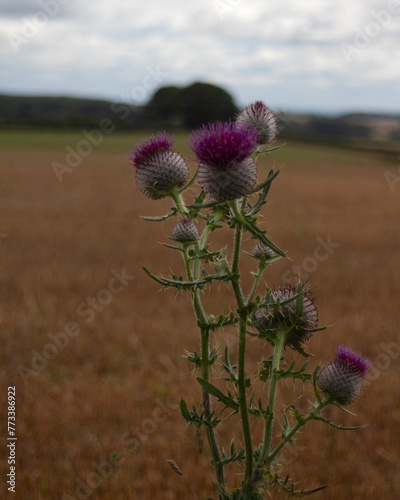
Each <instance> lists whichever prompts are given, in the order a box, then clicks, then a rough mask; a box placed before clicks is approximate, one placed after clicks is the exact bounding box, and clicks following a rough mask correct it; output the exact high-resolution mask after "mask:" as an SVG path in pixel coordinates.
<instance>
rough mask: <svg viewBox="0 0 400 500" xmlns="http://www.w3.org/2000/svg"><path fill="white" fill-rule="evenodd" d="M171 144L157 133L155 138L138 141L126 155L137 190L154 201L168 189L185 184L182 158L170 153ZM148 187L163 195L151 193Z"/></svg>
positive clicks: (163, 135) (160, 133)
mask: <svg viewBox="0 0 400 500" xmlns="http://www.w3.org/2000/svg"><path fill="white" fill-rule="evenodd" d="M173 144H174V141H173V139H169V138H168V137H167V134H166V133H165V132H159V133H158V134H157V137H154V136H151V138H150V139H149V140H148V141H142V142H140V143H139V144H138V145H137V146H136V147H135V149H134V150H133V152H132V154H131V156H130V160H131V162H132V165H134V166H135V167H136V183H137V186H138V188H139V190H140V191H141V192H142V193H143V194H145V195H146V196H148V197H149V198H152V199H154V200H159V199H161V198H165V197H166V196H168V195H167V193H166V192H167V191H168V190H170V189H171V188H172V187H174V186H177V187H181V186H183V185H185V184H186V182H187V180H188V178H189V169H188V166H187V165H186V162H185V160H184V159H183V158H182V156H181V155H179V154H178V153H175V152H174V151H173V149H172V146H173ZM149 187H150V188H154V189H156V190H157V191H161V192H163V193H165V194H160V193H153V192H151V191H150V190H149V189H148V188H149Z"/></svg>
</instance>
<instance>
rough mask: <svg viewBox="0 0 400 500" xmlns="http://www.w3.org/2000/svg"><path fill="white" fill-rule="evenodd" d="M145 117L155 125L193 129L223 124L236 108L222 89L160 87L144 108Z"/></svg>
mask: <svg viewBox="0 0 400 500" xmlns="http://www.w3.org/2000/svg"><path fill="white" fill-rule="evenodd" d="M146 111H147V115H148V116H149V118H150V120H151V121H152V122H153V123H154V124H155V125H158V126H160V125H164V126H175V127H176V126H178V127H184V128H189V129H193V128H197V127H199V126H200V125H202V124H203V123H207V122H215V121H227V120H229V119H230V118H233V117H234V115H235V113H236V112H237V107H236V105H235V103H234V101H233V98H232V96H231V95H230V94H229V93H228V92H226V91H225V90H224V89H222V88H220V87H217V86H215V85H211V84H209V83H200V82H197V83H193V84H192V85H189V86H188V87H184V88H178V87H162V88H160V89H158V90H157V91H156V92H155V93H154V95H153V96H152V98H151V99H150V101H149V102H148V104H147V105H146Z"/></svg>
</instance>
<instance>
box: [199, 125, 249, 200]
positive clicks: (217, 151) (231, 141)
mask: <svg viewBox="0 0 400 500" xmlns="http://www.w3.org/2000/svg"><path fill="white" fill-rule="evenodd" d="M190 141H191V146H190V147H191V148H192V150H193V151H194V152H195V153H196V156H197V159H198V160H199V162H200V164H199V169H198V179H199V183H200V185H201V187H202V188H203V189H204V191H205V192H206V193H207V194H208V195H209V196H210V197H211V199H212V200H215V201H226V200H234V199H237V198H241V197H242V196H245V195H247V194H249V193H250V192H251V190H252V189H253V187H254V186H255V185H256V182H257V166H256V163H255V161H254V160H253V158H251V155H252V153H253V151H254V148H255V147H256V145H257V141H258V134H257V132H256V131H255V130H254V129H249V128H248V127H247V126H246V125H238V124H235V123H231V122H227V123H222V122H218V123H215V124H209V125H203V127H202V128H200V129H198V130H196V131H195V132H193V134H192V135H191V137H190Z"/></svg>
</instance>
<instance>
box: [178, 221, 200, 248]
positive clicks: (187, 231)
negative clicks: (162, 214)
mask: <svg viewBox="0 0 400 500" xmlns="http://www.w3.org/2000/svg"><path fill="white" fill-rule="evenodd" d="M172 238H173V239H174V240H176V241H180V242H181V243H190V242H195V241H197V240H198V239H199V238H200V236H199V231H198V229H197V226H196V224H195V223H194V222H193V221H192V219H182V220H181V221H179V222H178V224H176V226H175V227H174V229H173V230H172Z"/></svg>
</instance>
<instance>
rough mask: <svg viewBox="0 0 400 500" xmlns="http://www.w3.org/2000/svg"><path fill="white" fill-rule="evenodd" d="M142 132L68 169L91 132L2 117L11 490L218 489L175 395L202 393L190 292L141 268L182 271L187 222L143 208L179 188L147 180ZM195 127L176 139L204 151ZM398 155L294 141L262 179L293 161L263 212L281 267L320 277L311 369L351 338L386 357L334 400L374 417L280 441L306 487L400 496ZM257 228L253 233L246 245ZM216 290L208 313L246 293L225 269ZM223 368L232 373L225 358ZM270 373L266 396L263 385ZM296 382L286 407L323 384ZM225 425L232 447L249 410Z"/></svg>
mask: <svg viewBox="0 0 400 500" xmlns="http://www.w3.org/2000/svg"><path fill="white" fill-rule="evenodd" d="M142 135H144V136H145V137H146V135H145V134H142ZM139 136H141V134H133V135H132V136H131V137H130V136H128V135H123V136H117V135H116V134H115V136H114V137H109V138H107V140H105V141H104V142H103V143H102V144H101V145H100V146H99V147H94V148H93V151H92V152H91V153H90V154H88V155H87V156H86V157H84V158H83V159H82V161H81V163H80V164H79V165H78V166H76V167H74V168H73V169H72V170H71V171H70V172H67V173H65V174H64V175H63V177H62V182H59V180H58V178H57V176H56V174H55V172H54V170H53V168H52V163H53V162H54V161H58V162H62V163H64V162H65V157H66V150H65V147H66V146H67V145H70V146H71V147H72V148H76V146H77V144H78V142H79V141H80V140H82V136H80V135H79V134H75V135H74V134H69V135H68V134H66V135H62V134H59V135H56V134H53V135H51V134H47V135H46V134H43V135H42V136H41V135H40V134H36V135H32V134H29V133H28V132H26V133H19V134H12V133H9V134H8V135H7V134H6V133H4V134H3V135H2V138H1V140H0V146H1V148H0V179H1V181H0V190H1V194H0V206H1V210H0V213H1V219H0V255H1V274H0V297H1V305H0V307H1V309H0V346H1V349H0V373H1V380H2V387H1V399H0V401H1V406H0V429H1V437H2V439H1V446H0V456H1V483H0V497H1V498H2V499H3V498H18V499H20V500H31V499H32V500H33V499H35V500H38V499H51V500H58V499H63V498H64V499H71V498H73V499H86V498H93V499H104V500H109V499H112V500H134V499H144V500H159V499H160V500H161V499H171V500H172V499H173V500H175V499H183V500H186V499H188V500H189V499H198V500H203V499H206V498H207V497H211V496H213V497H215V496H216V493H215V490H214V487H213V474H212V473H213V469H212V467H211V465H210V464H209V455H208V450H207V447H206V444H205V445H204V449H203V453H202V454H200V453H199V452H198V449H197V444H196V439H195V436H194V431H193V429H192V428H187V427H186V425H185V422H184V420H183V418H182V417H181V414H180V410H179V408H178V405H179V401H180V399H181V398H182V397H183V398H184V399H185V400H186V402H187V403H188V406H189V407H190V408H191V406H192V404H196V405H199V403H200V399H201V391H200V387H199V386H198V384H197V382H196V380H195V374H194V373H192V367H193V365H190V364H189V363H188V362H187V360H186V359H185V358H184V355H185V353H186V352H187V351H194V350H196V349H197V350H198V349H199V339H198V333H197V331H196V322H195V319H194V315H193V312H192V309H191V305H190V301H189V297H188V296H187V295H185V294H176V293H175V291H173V290H167V291H160V287H159V285H157V284H156V283H155V282H154V281H152V280H150V279H149V278H148V276H147V275H145V273H144V272H143V271H142V266H146V267H147V268H149V269H151V270H152V271H153V272H154V273H155V274H161V273H162V274H164V275H167V274H169V273H171V272H174V273H175V274H178V275H179V274H183V273H184V270H183V265H182V262H181V259H180V256H179V255H175V254H174V253H173V252H172V251H171V250H169V249H167V248H165V247H163V246H162V245H161V244H160V243H161V242H168V236H169V235H170V234H171V229H172V227H173V221H172V220H168V221H166V222H165V223H155V222H145V221H144V220H142V219H141V218H140V216H141V215H162V214H164V213H166V212H167V211H168V209H169V202H168V201H164V200H163V201H152V200H149V199H147V198H145V197H144V196H143V195H142V194H140V193H139V191H138V190H137V189H136V186H135V181H134V175H133V168H132V167H130V166H129V162H128V160H127V158H126V157H127V154H128V153H129V149H130V148H132V147H133V146H134V144H135V141H136V140H137V139H138V138H139ZM185 141H186V137H185V136H183V135H182V134H180V135H179V136H178V139H177V143H178V146H181V147H182V148H183V152H184V153H185V154H187V155H188V156H189V158H190V152H189V150H187V147H186V146H185ZM177 149H179V147H178V148H177ZM398 163H399V161H397V164H398ZM397 164H396V161H395V159H394V161H393V162H392V163H386V162H385V161H384V160H383V159H381V158H380V157H379V156H371V155H370V156H368V155H366V154H365V153H364V154H363V153H356V152H349V151H345V150H340V149H333V148H326V147H322V146H321V147H316V146H299V145H294V144H288V145H286V146H284V147H283V148H282V150H279V151H277V152H276V153H273V154H272V155H271V156H270V157H268V158H267V159H263V160H262V161H261V162H260V169H259V170H260V180H262V178H263V177H264V176H265V175H266V173H267V172H268V169H269V168H270V167H271V166H273V165H275V168H280V170H281V172H280V174H279V176H278V178H277V179H276V180H275V181H274V183H273V185H272V188H271V191H270V195H269V204H268V206H265V207H264V209H263V212H262V213H263V216H264V218H263V220H262V222H261V224H262V227H263V228H265V229H268V233H269V236H270V237H271V239H273V241H274V242H275V243H276V244H278V245H279V246H280V247H281V248H283V249H284V250H285V251H286V252H287V255H288V257H289V258H288V259H284V260H283V259H282V260H280V261H279V262H278V263H276V264H274V265H273V266H272V267H271V268H270V270H269V271H268V273H267V274H266V278H267V280H268V283H269V284H270V285H272V286H273V285H279V284H280V283H281V282H282V280H284V279H287V280H295V279H296V277H297V276H298V274H299V273H300V274H301V275H302V276H303V277H304V278H305V279H306V280H307V281H309V282H310V283H311V285H312V286H313V293H314V295H315V297H316V299H317V305H318V309H319V315H320V325H331V326H330V327H329V328H328V329H327V330H325V331H323V332H320V333H318V334H315V335H314V337H313V338H312V339H311V340H310V341H309V342H308V343H307V349H308V351H310V352H311V353H312V354H313V357H312V359H311V362H310V366H311V368H312V369H313V368H314V367H315V366H316V365H317V364H324V363H327V362H329V361H331V360H332V359H333V357H334V351H335V347H336V346H337V345H338V344H340V343H345V344H347V345H350V346H351V347H353V348H354V349H355V350H357V351H359V352H362V353H363V354H364V355H366V356H368V357H369V358H370V359H371V361H372V362H373V368H372V369H371V374H370V380H369V381H368V384H367V387H366V388H365V391H364V394H363V396H362V398H361V399H360V400H359V401H357V402H356V403H355V404H353V405H352V406H351V407H349V409H350V410H351V411H353V412H354V413H355V416H350V415H347V414H345V413H343V412H340V410H339V409H338V408H334V407H331V408H328V409H327V411H326V412H325V414H324V415H325V416H326V417H329V418H331V419H332V420H333V421H335V422H336V423H338V424H342V425H361V426H363V427H362V429H360V430H358V431H355V432H347V433H345V432H340V431H337V430H335V429H332V428H327V427H326V426H324V425H323V424H322V423H316V422H312V423H311V424H310V425H309V426H308V427H306V428H305V429H304V430H303V432H302V433H301V434H300V435H298V437H297V439H296V441H295V443H294V446H293V447H292V448H291V449H290V450H289V449H288V450H287V451H285V452H284V454H283V456H282V457H281V459H282V464H283V472H285V473H286V474H289V475H290V477H291V478H292V479H294V480H295V481H299V487H300V488H301V487H303V486H304V487H305V489H312V488H317V487H319V486H322V485H328V488H326V489H325V490H323V491H320V492H318V493H316V494H315V495H313V496H311V498H315V499H321V500H322V499H330V500H336V499H339V498H340V499H344V500H347V499H349V500H350V499H352V500H365V499H375V498H382V499H392V498H398V497H400V472H399V471H400V433H399V427H400V405H399V391H398V384H399V378H398V377H399V361H400V328H399V325H400V307H399V297H400V257H399V255H400V254H399V248H400V230H399V229H400V227H399V214H400V183H398V184H395V185H394V186H392V189H391V188H390V186H389V184H388V182H387V179H386V178H385V172H387V171H390V172H392V173H394V174H395V175H397ZM191 165H192V166H193V168H194V167H195V164H194V163H193V162H191ZM187 198H188V200H189V195H188V196H187ZM211 236H212V239H211V240H210V241H213V240H214V241H215V243H214V245H213V246H212V248H217V247H218V245H228V247H229V248H230V246H231V239H232V237H231V235H227V234H226V232H225V231H223V230H222V231H220V232H219V233H218V232H217V233H215V234H214V233H213V234H212V235H211ZM253 245H254V241H251V240H249V239H246V241H245V242H244V250H246V251H250V250H251V248H252V246H253ZM241 265H242V275H243V282H244V285H243V286H244V288H245V289H248V288H249V287H250V286H251V281H250V274H249V273H250V271H251V270H255V269H254V268H255V266H254V260H253V259H251V258H250V257H248V256H247V255H246V254H245V253H244V252H243V256H242V261H241ZM293 266H297V267H296V268H294V267H293ZM262 289H263V286H260V290H259V293H262ZM204 301H205V304H206V308H207V312H209V313H216V314H219V313H220V312H221V311H223V312H228V311H229V309H230V308H233V307H234V302H233V300H232V294H231V293H230V291H229V289H228V287H227V286H226V285H221V286H220V287H218V286H214V285H213V287H212V288H211V289H210V290H207V291H206V293H205V295H204ZM213 342H215V343H216V344H217V345H218V346H219V351H220V353H221V354H222V353H223V348H224V345H225V344H226V343H228V344H229V345H230V346H231V349H232V356H235V354H236V350H235V346H236V343H235V331H234V329H231V330H228V331H226V332H220V333H217V334H216V335H215V337H214V339H213ZM260 354H262V355H263V356H264V357H268V356H269V355H270V349H269V347H268V346H266V345H265V346H264V345H263V344H262V343H260V341H255V340H250V339H249V345H248V374H249V375H251V376H252V378H253V379H256V378H257V363H259V362H260ZM300 362H302V360H299V363H300ZM299 366H300V365H299ZM213 376H214V377H215V378H214V379H213V381H214V382H215V383H219V382H217V377H218V376H220V369H219V368H218V367H217V368H216V370H215V372H214V373H213ZM297 384H298V385H297ZM10 386H11V387H12V386H15V388H16V421H17V431H16V436H17V438H18V440H17V445H16V464H15V466H16V492H17V493H16V495H14V496H13V493H11V492H8V491H7V486H8V485H7V484H6V477H7V476H6V474H7V473H8V472H9V465H8V464H7V459H8V456H9V449H8V448H7V446H6V443H7V441H6V437H7V407H6V399H7V388H8V387H10ZM256 387H257V389H258V390H261V393H262V397H263V398H264V401H265V394H266V391H267V388H266V387H264V386H263V385H262V384H261V383H256ZM300 389H301V385H300V383H296V386H295V388H293V386H292V385H291V384H290V383H288V384H287V385H286V386H282V387H280V388H279V395H278V404H277V407H278V408H279V409H280V410H283V409H284V408H285V407H286V405H287V404H290V403H294V404H295V405H296V406H298V407H300V408H307V399H308V398H311V397H312V393H311V392H310V391H309V389H308V388H307V387H306V394H305V396H303V398H301V397H300ZM263 391H264V392H263ZM258 425H259V423H255V424H254V433H255V436H256V438H257V436H258V437H259V438H260V437H261V429H259V428H258ZM223 426H224V423H223V424H221V427H219V429H221V433H220V435H219V436H220V438H221V440H222V441H223V443H224V444H225V446H229V443H230V440H231V438H232V437H234V438H235V440H236V443H237V446H238V447H239V445H240V444H241V440H242V436H241V431H240V427H239V426H238V425H237V424H234V425H229V424H228V425H227V427H226V428H223ZM275 431H276V435H278V434H279V427H278V426H276V428H275ZM169 459H172V460H174V461H175V462H176V463H177V464H178V466H179V467H180V469H181V470H182V471H183V473H184V476H183V477H181V476H178V475H177V474H175V473H174V472H173V471H172V469H171V468H170V467H169V465H168V464H167V462H166V461H167V460H169ZM236 472H237V471H233V472H232V474H231V477H230V480H231V484H232V486H233V485H235V481H239V480H240V476H237V475H236ZM274 495H275V496H274ZM266 498H268V496H267V495H266ZM272 498H283V496H281V497H279V496H278V495H277V494H275V492H273V493H272Z"/></svg>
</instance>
